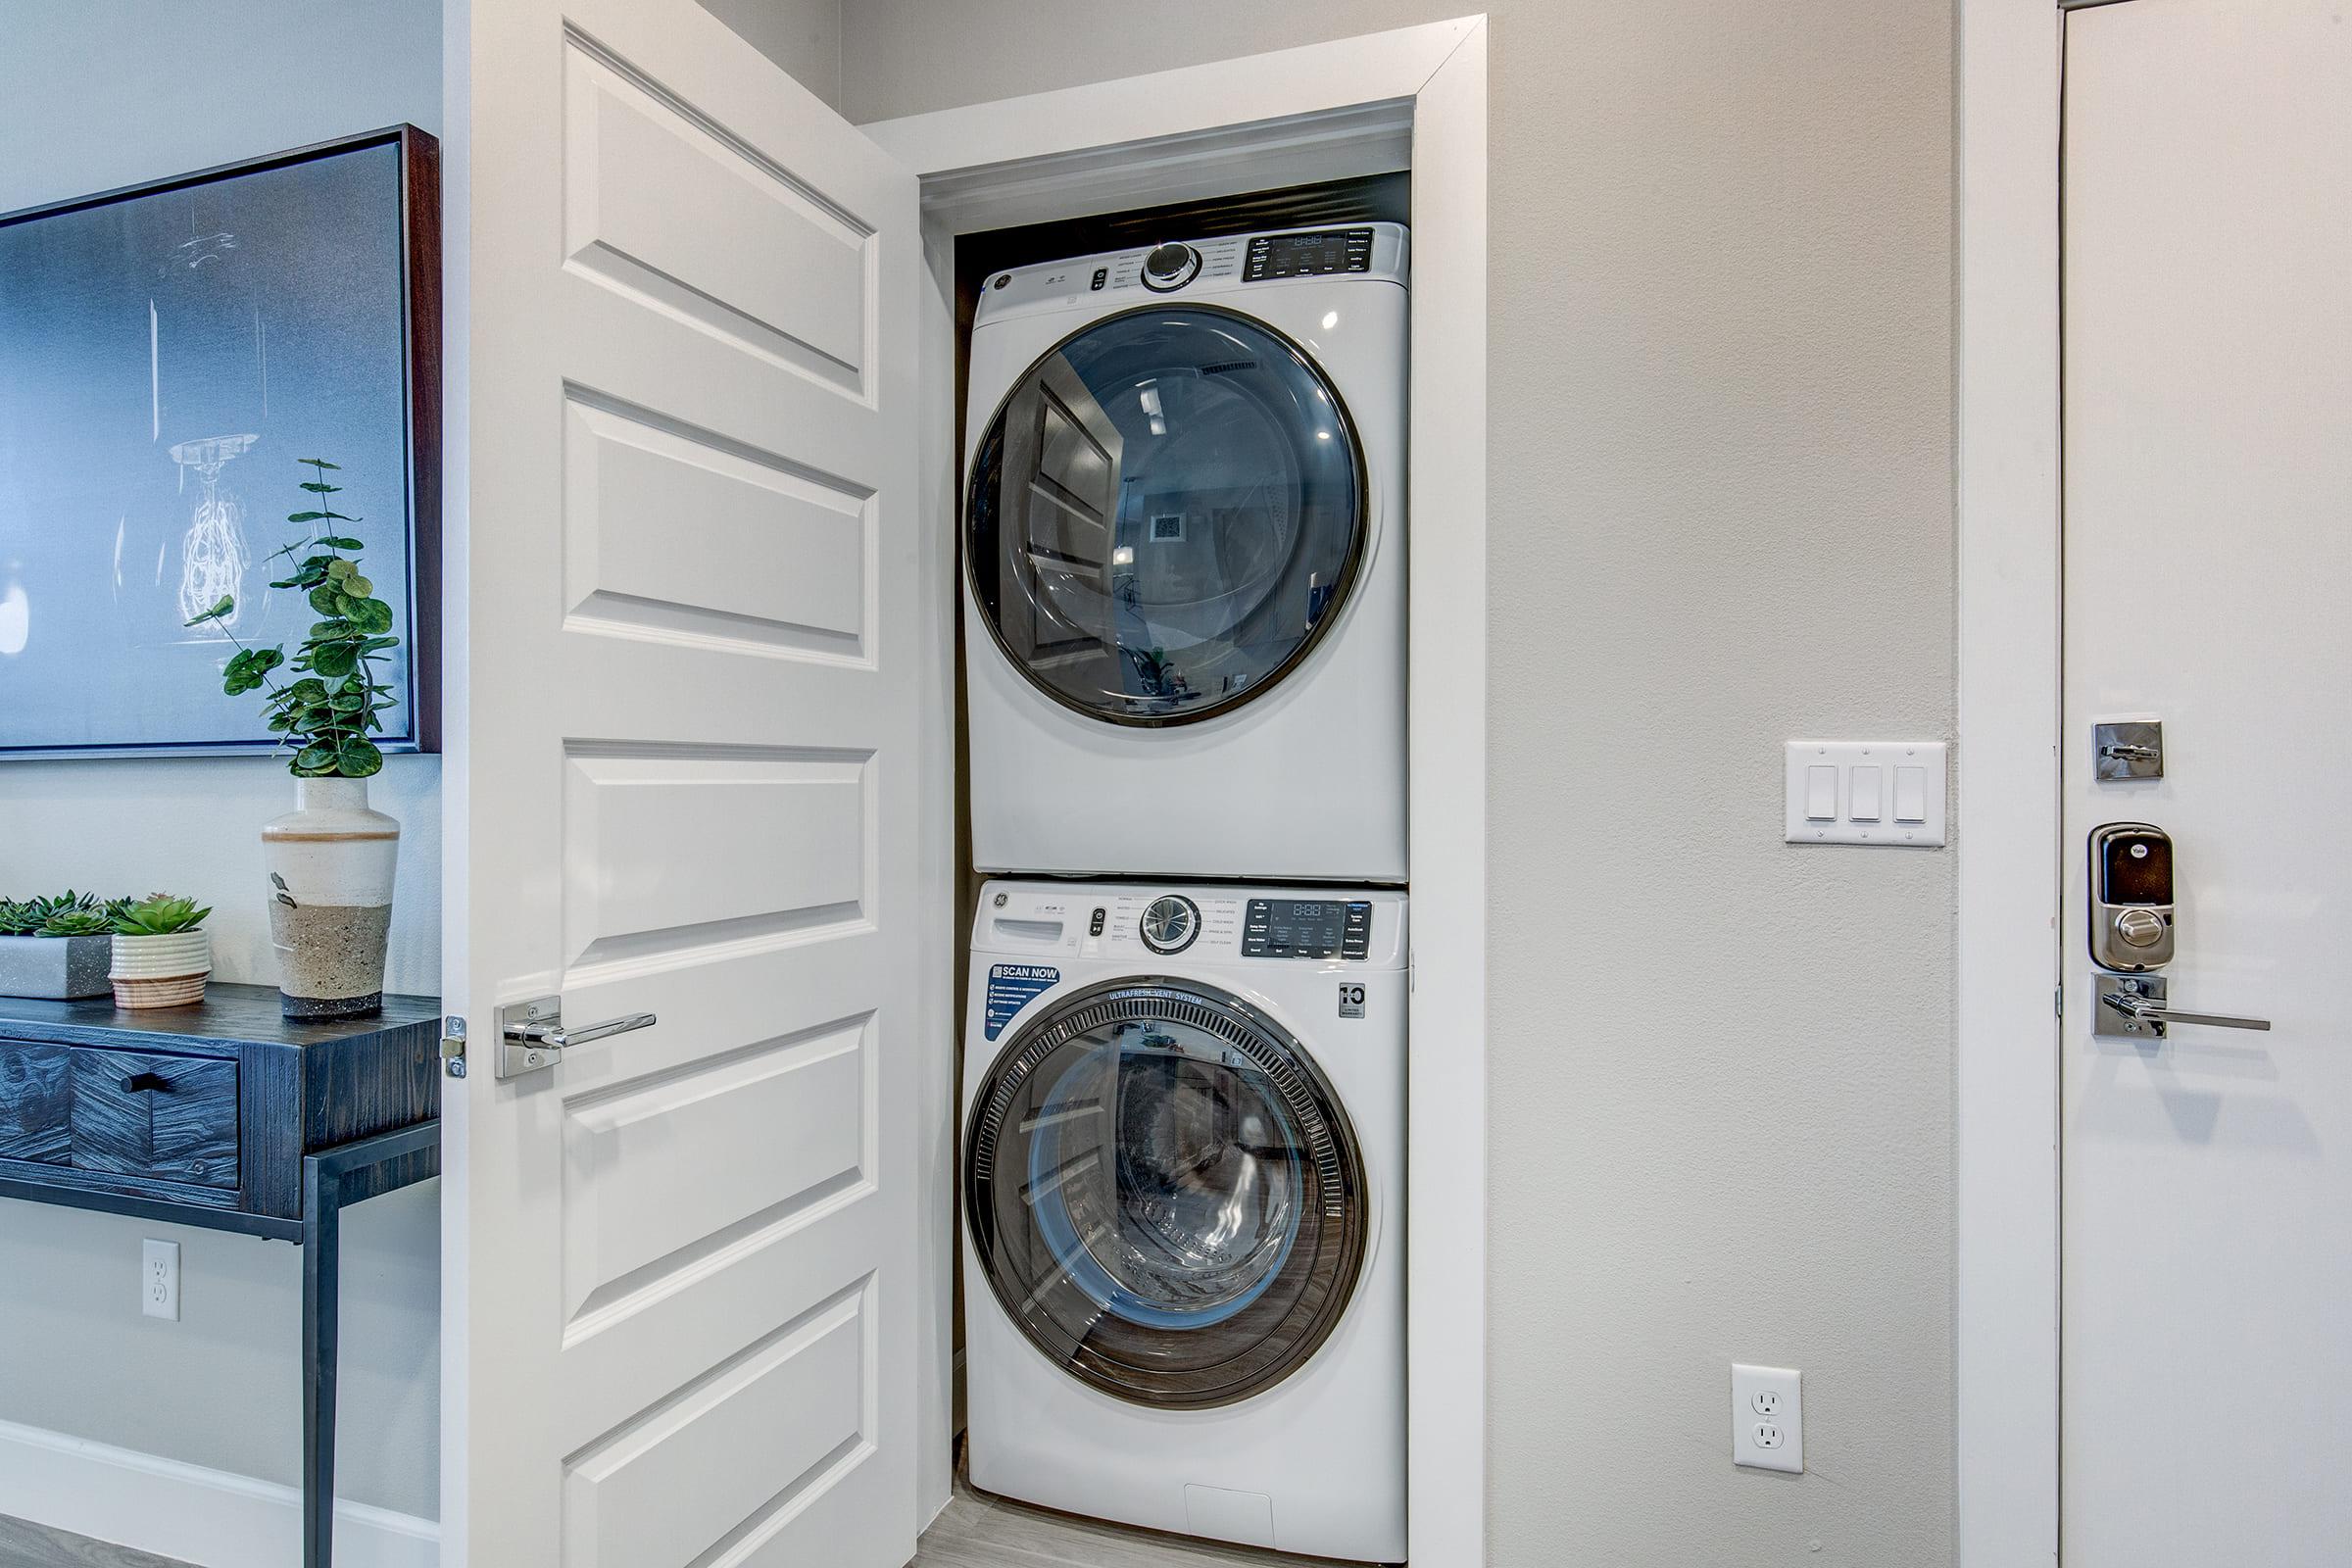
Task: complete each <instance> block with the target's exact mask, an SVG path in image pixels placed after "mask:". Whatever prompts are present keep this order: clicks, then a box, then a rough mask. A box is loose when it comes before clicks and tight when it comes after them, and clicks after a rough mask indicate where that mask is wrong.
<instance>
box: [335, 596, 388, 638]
mask: <svg viewBox="0 0 2352 1568" xmlns="http://www.w3.org/2000/svg"><path fill="white" fill-rule="evenodd" d="M344 615H345V616H346V618H348V619H349V620H350V621H351V623H352V625H354V626H356V627H358V628H359V629H360V630H361V631H364V632H366V633H367V634H368V636H370V637H374V636H377V635H379V634H381V633H383V632H388V631H390V630H391V629H392V607H391V606H390V605H387V604H385V603H384V602H383V601H382V600H381V599H359V600H356V601H354V602H353V603H352V607H351V608H350V609H349V610H347V611H345V612H344Z"/></svg>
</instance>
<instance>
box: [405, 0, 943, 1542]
mask: <svg viewBox="0 0 2352 1568" xmlns="http://www.w3.org/2000/svg"><path fill="white" fill-rule="evenodd" d="M453 29H469V32H466V31H463V30H461V31H457V32H456V39H457V42H456V44H455V46H454V47H453V51H452V52H453V55H456V56H458V57H459V58H461V59H462V60H463V61H464V63H465V65H466V69H467V70H468V71H469V72H470V76H471V79H470V83H469V86H468V89H467V90H468V94H469V102H470V122H471V123H470V127H469V134H470V155H469V158H468V160H467V166H466V172H467V175H468V177H469V183H470V198H469V201H468V203H467V207H466V217H467V221H468V222H469V225H470V263H469V266H470V280H469V287H468V289H467V290H466V296H465V299H464V308H463V311H462V313H461V314H460V319H464V320H465V321H466V322H467V325H466V328H465V335H464V338H463V346H464V349H465V352H466V356H467V357H468V359H469V365H468V366H467V369H466V377H465V382H464V385H465V388H466V397H467V398H468V400H469V404H470V408H469V411H468V424H469V436H468V440H467V443H466V458H467V461H468V462H469V464H470V474H469V477H468V479H467V481H466V495H467V503H468V504H467V509H466V510H467V512H468V519H467V522H466V531H465V534H464V535H463V543H462V544H460V545H459V546H457V547H456V549H455V550H454V551H453V556H454V558H455V563H456V564H457V565H458V566H459V568H460V569H459V571H457V572H455V573H453V575H455V576H458V577H459V578H461V579H462V580H463V581H464V583H465V588H466V607H467V608H466V625H465V640H466V657H465V659H464V661H463V662H462V663H461V664H460V666H459V667H460V668H461V669H462V670H463V671H464V676H463V680H462V683H461V684H460V688H459V692H458V695H459V697H460V699H461V700H462V702H463V703H464V705H465V715H464V719H465V722H464V731H465V734H466V744H467V750H466V752H465V753H464V754H463V756H462V765H460V762H459V761H457V760H453V765H452V767H451V780H450V787H451V794H452V799H453V802H457V803H459V804H458V807H457V809H458V821H459V823H460V824H461V832H460V834H459V835H457V838H456V842H457V843H458V844H459V845H460V848H459V849H458V850H457V852H456V853H457V858H458V864H459V866H460V868H461V869H462V873H463V879H462V882H460V884H459V885H460V886H462V888H463V890H464V893H463V900H462V904H463V907H462V909H459V910H455V911H453V917H454V918H461V919H462V920H463V921H464V922H465V931H464V935H463V937H462V939H460V941H459V942H458V944H457V953H458V955H459V961H458V962H457V963H456V964H455V965H453V968H454V970H455V974H454V976H453V978H454V979H455V980H456V984H455V985H454V986H453V992H454V996H453V1000H452V1003H451V1009H452V1010H453V1011H459V1012H463V1013H465V1014H466V1016H467V1017H468V1019H469V1020H470V1022H471V1024H472V1033H473V1041H472V1046H471V1057H472V1059H471V1063H470V1065H471V1069H472V1070H471V1073H470V1076H469V1077H468V1078H466V1080H465V1081H464V1082H463V1083H462V1084H460V1083H455V1082H453V1083H452V1084H451V1085H450V1091H451V1092H450V1097H449V1098H450V1100H451V1102H452V1105H451V1115H450V1128H449V1141H450V1155H449V1164H450V1169H451V1185H450V1194H451V1198H450V1202H449V1212H450V1225H449V1230H448V1235H447V1242H446V1245H447V1248H448V1251H449V1259H450V1270H449V1273H450V1279H449V1283H448V1288H447V1299H448V1302H449V1319H450V1320H449V1323H448V1340H447V1343H448V1356H449V1365H448V1369H447V1375H446V1377H447V1384H448V1389H449V1395H450V1398H449V1404H448V1420H449V1430H450V1433H451V1446H452V1450H453V1451H452V1452H451V1453H450V1455H449V1456H448V1459H447V1463H446V1465H445V1475H446V1478H447V1483H448V1484H447V1486H446V1488H445V1493H446V1495H445V1497H444V1509H445V1520H446V1526H445V1534H446V1539H447V1555H446V1556H445V1559H444V1560H445V1561H447V1562H449V1563H451V1564H453V1565H459V1564H470V1565H471V1568H539V1565H548V1568H780V1565H784V1564H794V1565H818V1564H821V1565H823V1568H899V1565H901V1564H903V1563H905V1562H906V1561H907V1558H908V1557H909V1556H911V1555H912V1552H913V1546H914V1523H915V1521H914V1508H915V1502H914V1473H915V1459H916V1455H915V1449H914V1444H915V1433H914V1405H915V1390H914V1388H913V1384H912V1376H913V1372H912V1369H913V1366H914V1364H915V1359H916V1357H915V1346H916V1334H917V1327H916V1322H917V1320H916V1311H917V1302H916V1300H915V1299H914V1298H915V1293H916V1291H917V1289H918V1286H917V1270H916V1257H915V1230H914V1226H915V1222H916V1216H915V1207H914V1202H913V1196H914V1195H913V1192H912V1184H913V1171H914V1161H915V1157H916V1145H915V1139H916V1132H917V1129H916V1128H915V1127H914V1125H913V1122H914V1117H913V1115H912V1113H911V1112H912V1108H913V1106H914V1104H915V1099H914V1096H915V1093H916V1079H917V1071H916V1067H915V1052H916V1049H917V1041H916V1038H915V1030H914V1028H913V1027H912V1025H913V1022H914V1020H913V1018H912V1016H911V1014H910V1012H909V1008H911V1007H914V1006H916V1005H918V1003H917V1001H916V999H917V998H918V997H921V996H925V995H928V988H927V987H925V986H923V985H920V984H918V983H917V982H916V981H915V980H914V979H913V974H914V971H915V969H916V967H917V965H918V964H919V963H920V962H923V961H926V956H927V957H928V961H939V962H944V957H945V956H944V955H941V954H936V953H931V952H930V949H929V945H928V931H929V924H928V923H927V922H926V921H925V920H924V919H923V918H921V917H920V915H919V914H917V913H916V912H914V911H911V910H910V905H912V904H913V903H914V902H915V891H916V886H917V880H916V879H917V874H918V873H917V869H916V866H915V861H914V857H915V856H916V854H917V850H916V848H915V846H916V845H917V843H918V841H921V840H928V839H930V838H932V837H936V835H931V834H925V833H919V832H918V830H917V829H918V816H917V813H918V809H920V803H921V801H922V800H923V799H924V798H925V797H924V796H923V794H922V791H923V790H924V789H925V788H926V787H925V786H923V785H921V784H919V783H918V780H917V778H916V773H915V768H914V765H913V759H914V756H915V754H916V752H917V750H918V742H919V740H920V737H921V734H922V729H921V726H923V725H924V724H926V723H929V722H933V721H934V719H935V718H936V715H930V716H926V715H925V714H924V713H923V712H922V711H921V710H922V709H923V707H924V706H925V705H926V704H927V703H930V702H931V701H932V700H933V699H932V697H931V696H930V695H929V694H930V693H932V692H934V691H935V690H936V687H935V686H934V685H933V684H932V683H930V682H929V681H928V680H927V679H926V678H925V677H924V676H923V675H921V674H920V673H919V671H918V668H917V666H918V665H919V664H920V663H921V662H922V660H923V658H924V653H923V650H924V648H925V647H926V646H927V645H926V643H925V641H924V637H923V633H922V631H921V629H920V626H919V624H918V622H919V619H920V613H921V612H922V611H923V610H924V608H925V606H924V600H925V597H926V592H927V591H926V589H925V588H924V586H923V584H924V583H925V582H926V581H927V578H926V576H925V573H924V570H923V568H922V567H921V565H920V564H919V556H918V547H919V543H920V541H919V538H918V534H919V532H920V519H919V518H918V517H917V515H915V511H914V488H913V486H914V472H915V470H914V457H915V447H914V443H915V439H916V433H917V427H916V410H915V408H914V401H915V384H914V383H915V364H916V357H915V349H914V342H913V333H914V330H915V323H916V320H917V314H918V309H919V307H918V301H917V298H916V290H917V287H918V279H919V276H920V273H919V268H920V249H919V247H920V239H919V235H918V233H917V228H916V210H915V209H916V200H915V185H914V180H913V178H912V176H910V175H909V174H907V173H906V172H904V171H902V170H900V169H899V168H897V167H896V166H895V165H894V164H892V163H891V162H890V161H889V160H888V159H887V158H885V157H884V156H883V155H882V154H881V153H880V152H879V151H877V150H876V149H875V148H874V147H873V146H872V145H871V144H870V143H869V142H867V141H866V140H865V139H864V138H863V137H862V136H860V135H859V134H858V133H857V132H855V131H854V130H852V129H851V128H850V127H849V126H848V125H847V124H846V123H843V122H842V121H840V120H839V119H838V118H837V117H835V116H834V115H833V114H832V113H831V112H830V111H828V110H826V109H825V108H824V107H823V106H822V105H821V104H819V103H818V102H817V101H816V100H815V99H814V98H812V97H811V96H810V95H809V94H808V93H807V92H805V91H803V90H802V89H801V88H800V87H799V86H798V85H797V84H795V83H794V82H793V81H792V80H790V79H789V78H788V77H787V76H785V75H784V74H783V73H781V72H780V71H778V70H777V69H776V67H775V66H773V65H772V64H771V63H769V62H768V61H767V60H765V59H763V58H762V57H761V56H760V55H759V54H758V53H757V52H755V51H754V50H753V49H752V48H751V47H750V46H748V45H747V44H744V43H743V42H742V41H740V40H739V39H738V38H737V37H736V36H735V34H733V33H732V32H730V31H728V30H727V29H726V28H725V27H724V26H722V25H720V24H719V23H717V22H716V21H714V20H713V19H712V18H711V16H710V15H709V14H707V13H706V12H704V11H703V10H702V9H701V8H700V7H699V6H697V5H695V4H693V3H692V0H496V3H491V0H482V3H480V4H478V5H475V6H474V7H473V8H472V11H471V15H470V17H469V18H465V17H460V18H457V19H455V20H454V21H453ZM939 809H940V810H941V812H942V813H943V816H942V819H943V820H944V819H945V817H944V811H945V809H946V808H945V805H944V802H943V803H940V805H939ZM918 933H923V934H922V935H919V936H918ZM539 996H560V997H561V999H562V1005H563V1011H564V1021H565V1023H566V1024H567V1025H568V1026H571V1027H575V1028H576V1027H579V1026H583V1025H589V1024H594V1023H596V1022H598V1021H600V1020H604V1019H607V1018H612V1017H614V1016H617V1015H622V1014H628V1013H634V1012H640V1011H645V1012H652V1013H654V1014H656V1015H657V1016H658V1018H659V1022H658V1023H657V1024H656V1025H654V1026H653V1027H651V1028H647V1029H643V1030H639V1031H636V1032H632V1033H626V1034H620V1035H616V1036H613V1037H612V1038H609V1039H605V1040H600V1041H597V1042H595V1043H592V1044H584V1045H575V1046H573V1047H571V1048H570V1049H569V1050H568V1052H567V1053H566V1054H564V1058H563V1060H562V1061H561V1063H560V1064H559V1065H557V1066H556V1067H554V1068H553V1069H552V1070H549V1071H541V1072H536V1073H531V1074H528V1075H524V1076H517V1077H513V1078H504V1079H502V1078H500V1077H498V1076H496V1075H495V1074H494V1072H493V1066H494V1060H495V1057H496V1055H497V1050H496V1046H497V1023H496V1018H497V1012H498V1009H499V1006H500V1005H501V1004H509V1003H515V1002H517V1001H521V1000H524V999H528V998H533V997H539Z"/></svg>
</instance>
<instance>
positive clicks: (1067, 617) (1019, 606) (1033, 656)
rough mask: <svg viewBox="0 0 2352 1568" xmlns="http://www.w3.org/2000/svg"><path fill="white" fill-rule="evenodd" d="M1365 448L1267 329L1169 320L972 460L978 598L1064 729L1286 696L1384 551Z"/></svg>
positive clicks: (1048, 376) (1234, 318) (1114, 322)
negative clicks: (1370, 517) (1054, 706)
mask: <svg viewBox="0 0 2352 1568" xmlns="http://www.w3.org/2000/svg"><path fill="white" fill-rule="evenodd" d="M1367 492H1368V485H1367V481H1366V478H1365V472H1364V461H1363V453H1362V450H1361V447H1360V444H1359V442H1358V439H1357V436H1356V431H1355V426H1354V423H1353V421H1352V419H1351V418H1350V417H1349V415H1348V410H1347V408H1346V406H1345V405H1344V404H1343V403H1342V402H1341V401H1340V397H1339V394H1338V392H1337V390H1336V389H1335V388H1334V387H1333V386H1332V384H1331V382H1330V381H1329V379H1328V378H1327V377H1326V376H1325V375H1324V373H1323V371H1322V369H1321V368H1319V367H1318V366H1317V365H1316V364H1315V362H1314V361H1313V360H1312V359H1311V358H1310V357H1309V356H1308V354H1307V352H1306V351H1305V350H1304V349H1303V348H1301V347H1300V346H1299V345H1298V344H1296V343H1294V342H1292V341H1291V340H1290V339H1289V338H1288V337H1285V336H1284V335H1283V334H1282V333H1280V332H1278V331H1276V330H1275V329H1274V328H1273V327H1271V326H1269V325H1268V324H1266V323H1265V322H1264V321H1261V320H1258V319H1254V318H1252V317H1249V316H1246V315H1243V314H1242V313H1240V312H1238V311H1231V310H1224V309H1221V308H1218V307H1216V306H1209V305H1185V306H1155V307H1152V308H1148V309H1144V310H1138V311H1129V312H1126V313H1125V314H1122V315H1118V316H1112V317H1108V318H1105V319H1102V320H1099V321H1096V322H1093V323H1092V324H1090V325H1088V326H1085V327H1083V328H1081V329H1080V330H1078V331H1076V332H1074V333H1072V334H1071V335H1070V336H1068V337H1066V338H1064V339H1063V340H1062V341H1061V342H1059V343H1057V344H1055V345H1054V347H1053V348H1051V349H1049V350H1048V351H1047V352H1046V353H1045V354H1044V355H1042V356H1040V357H1039V358H1038V360H1037V361H1036V362H1035V363H1034V364H1033V365H1031V366H1030V368H1029V369H1028V370H1027V372H1026V373H1024V374H1023V375H1022V376H1021V377H1020V379H1019V380H1018V381H1016V382H1014V383H1013V386H1012V390H1011V391H1009V392H1008V393H1006V394H1005V399H1004V401H1003V402H1002V403H1001V404H1000V405H999V406H998V408H997V412H996V415H995V417H993V418H992V419H991V420H990V422H989V425H988V428H987V431H986V433H985V434H984V435H983V436H982V438H981V440H980V442H979V445H978V448H977V450H976V451H975V453H974V455H973V461H972V472H971V481H970V486H969V493H968V495H967V498H966V503H965V512H964V527H965V540H964V545H965V548H964V560H965V567H966V570H967V571H968V573H969V574H970V580H971V587H972V595H973V598H974V599H975V600H976V601H977V603H978V605H979V607H980V618H981V619H982V621H983V622H985V624H986V625H987V627H988V629H989V633H990V635H991V636H992V637H993V638H994V639H995V640H996V643H997V647H998V648H999V650H1000V651H1001V652H1002V653H1003V654H1004V655H1005V658H1006V659H1007V660H1008V661H1010V662H1011V663H1012V666H1013V667H1014V668H1015V669H1017V670H1019V671H1020V673H1021V674H1022V676H1023V677H1025V678H1026V679H1027V680H1028V681H1029V682H1030V683H1031V684H1032V685H1034V686H1035V687H1037V689H1038V690H1039V691H1041V692H1043V693H1045V694H1046V695H1047V696H1048V697H1051V698H1052V699H1053V700H1054V701H1055V702H1056V703H1059V704H1061V705H1062V706H1064V707H1065V708H1069V709H1073V710H1075V711H1078V712H1080V713H1083V714H1085V715H1087V716H1088V717H1090V718H1096V719H1102V720H1105V721H1107V722H1111V723H1116V724H1132V725H1147V726H1150V725H1165V724H1183V723H1190V722H1193V721H1195V720H1198V719H1202V718H1207V717H1210V716H1212V715H1214V714H1217V713H1222V712H1226V711H1231V710H1233V709H1235V708H1238V707H1240V706H1241V705H1243V704H1245V703H1247V702H1249V701H1250V699H1251V698H1253V697H1256V696H1257V695H1258V694H1260V693H1261V692H1265V691H1270V690H1272V689H1273V688H1274V686H1275V685H1276V684H1278V683H1279V682H1280V681H1281V679H1282V678H1283V677H1284V676H1286V675H1287V674H1289V673H1290V672H1291V670H1293V669H1294V668H1295V667H1297V665H1298V664H1299V662H1300V661H1302V660H1304V659H1305V658H1306V657H1307V655H1308V654H1309V653H1310V652H1311V651H1312V650H1313V648H1314V647H1315V645H1316V643H1317V642H1318V640H1319V639H1320V638H1321V637H1322V636H1323V634H1324V632H1325V631H1326V630H1327V629H1328V628H1329V627H1330V626H1331V625H1332V624H1333V623H1334V622H1335V621H1337V620H1338V619H1339V616H1338V614H1337V613H1335V612H1336V611H1338V610H1339V609H1340V608H1341V607H1342V606H1343V605H1344V604H1345V603H1346V600H1347V595H1348V589H1349V587H1350V585H1351V584H1352V582H1353V580H1354V577H1355V574H1356V571H1357V568H1358V565H1359V564H1360V563H1361V558H1362V556H1363V552H1364V550H1365V544H1366V533H1367V522H1366V516H1365V511H1366V503H1367Z"/></svg>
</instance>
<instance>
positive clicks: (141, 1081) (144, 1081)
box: [123, 1072, 172, 1095]
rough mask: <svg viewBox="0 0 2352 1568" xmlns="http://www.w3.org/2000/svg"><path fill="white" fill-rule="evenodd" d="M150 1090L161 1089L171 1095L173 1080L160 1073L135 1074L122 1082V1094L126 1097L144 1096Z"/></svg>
mask: <svg viewBox="0 0 2352 1568" xmlns="http://www.w3.org/2000/svg"><path fill="white" fill-rule="evenodd" d="M150 1089H159V1090H162V1091H163V1092H165V1093H166V1094H169V1093H171V1090H172V1080H171V1079H169V1078H167V1077H165V1076H164V1075H163V1074H162V1073H160V1072H134V1073H132V1074H131V1075H130V1076H129V1077H127V1078H125V1079H123V1093H124V1094H126V1095H137V1094H144V1093H145V1092H146V1091H148V1090H150Z"/></svg>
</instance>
